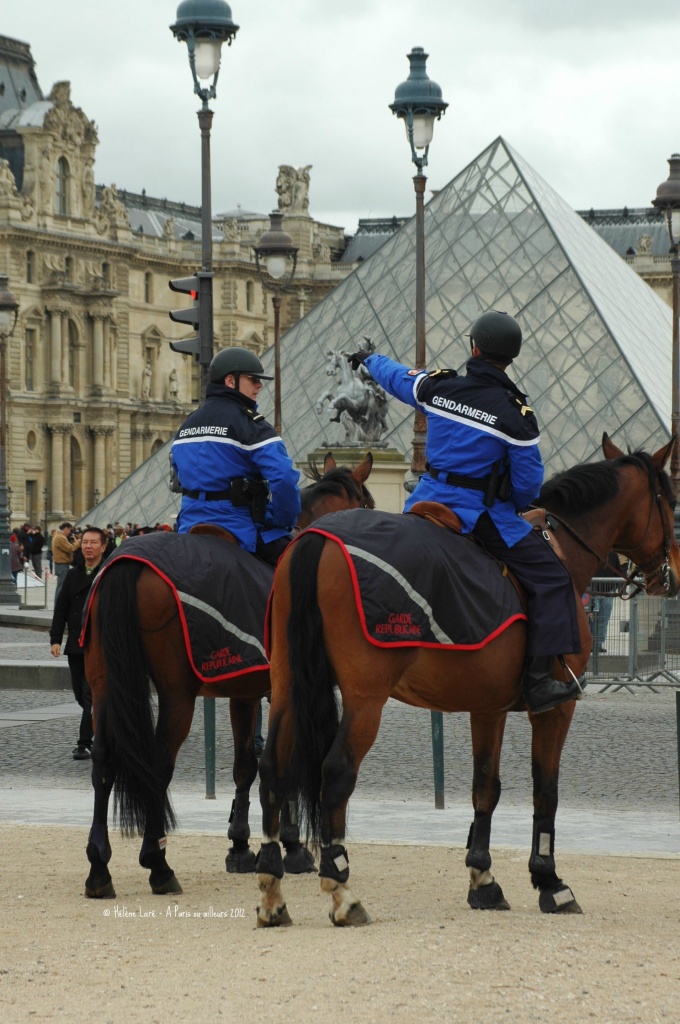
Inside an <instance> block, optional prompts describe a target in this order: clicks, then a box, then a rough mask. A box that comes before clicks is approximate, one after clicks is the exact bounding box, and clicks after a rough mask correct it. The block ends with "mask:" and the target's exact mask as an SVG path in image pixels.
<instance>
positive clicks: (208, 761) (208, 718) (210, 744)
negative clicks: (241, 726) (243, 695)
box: [203, 697, 215, 800]
mask: <svg viewBox="0 0 680 1024" xmlns="http://www.w3.org/2000/svg"><path fill="white" fill-rule="evenodd" d="M203 738H204V741H205V798H206V800H214V799H215V700H214V698H213V697H204V698H203Z"/></svg>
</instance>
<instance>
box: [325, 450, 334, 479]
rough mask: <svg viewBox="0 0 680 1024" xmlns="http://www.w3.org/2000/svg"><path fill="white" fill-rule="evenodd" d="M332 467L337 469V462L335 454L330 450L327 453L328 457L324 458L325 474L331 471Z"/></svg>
mask: <svg viewBox="0 0 680 1024" xmlns="http://www.w3.org/2000/svg"><path fill="white" fill-rule="evenodd" d="M332 469H337V462H336V461H335V459H334V458H333V455H332V454H331V452H328V454H327V455H326V457H325V458H324V460H323V471H324V474H325V473H330V471H331V470H332Z"/></svg>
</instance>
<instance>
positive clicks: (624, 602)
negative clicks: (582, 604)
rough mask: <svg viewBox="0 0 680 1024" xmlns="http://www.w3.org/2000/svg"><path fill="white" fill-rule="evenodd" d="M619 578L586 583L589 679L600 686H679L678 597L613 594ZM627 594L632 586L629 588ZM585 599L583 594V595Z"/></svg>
mask: <svg viewBox="0 0 680 1024" xmlns="http://www.w3.org/2000/svg"><path fill="white" fill-rule="evenodd" d="M619 586H620V581H618V580H615V579H612V578H608V579H606V578H601V579H600V578H598V579H594V580H592V581H591V584H590V586H589V588H588V592H587V595H586V596H587V605H586V610H587V612H588V617H589V620H590V628H591V632H592V634H593V653H592V655H591V658H590V662H589V664H588V668H587V671H586V674H587V678H588V682H589V683H597V684H601V685H602V686H603V689H609V688H610V687H611V688H613V689H615V690H616V689H622V688H623V687H626V688H627V689H630V690H632V688H633V687H635V686H647V687H649V688H650V689H652V690H654V691H655V692H656V688H657V687H662V686H673V687H678V686H680V601H678V598H676V597H673V598H665V597H646V596H645V595H644V594H638V595H637V596H635V597H631V598H630V600H628V599H626V598H623V597H619V596H617V594H616V593H615V592H616V591H617V590H618V589H619ZM629 592H632V588H629ZM584 600H585V597H584Z"/></svg>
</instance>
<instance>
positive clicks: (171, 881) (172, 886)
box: [149, 872, 184, 896]
mask: <svg viewBox="0 0 680 1024" xmlns="http://www.w3.org/2000/svg"><path fill="white" fill-rule="evenodd" d="M149 885H150V886H151V892H152V893H153V894H154V896H168V895H171V894H172V893H181V892H184V889H183V888H182V886H181V885H180V884H179V882H178V881H177V879H176V877H175V874H174V872H173V874H171V875H170V877H169V878H167V879H166V880H165V881H164V882H160V883H155V884H154V883H153V882H151V881H150V882H149Z"/></svg>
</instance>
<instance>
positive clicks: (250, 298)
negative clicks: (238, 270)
mask: <svg viewBox="0 0 680 1024" xmlns="http://www.w3.org/2000/svg"><path fill="white" fill-rule="evenodd" d="M254 306H255V284H254V282H253V281H246V310H247V311H248V312H249V313H252V311H253V308H254Z"/></svg>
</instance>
